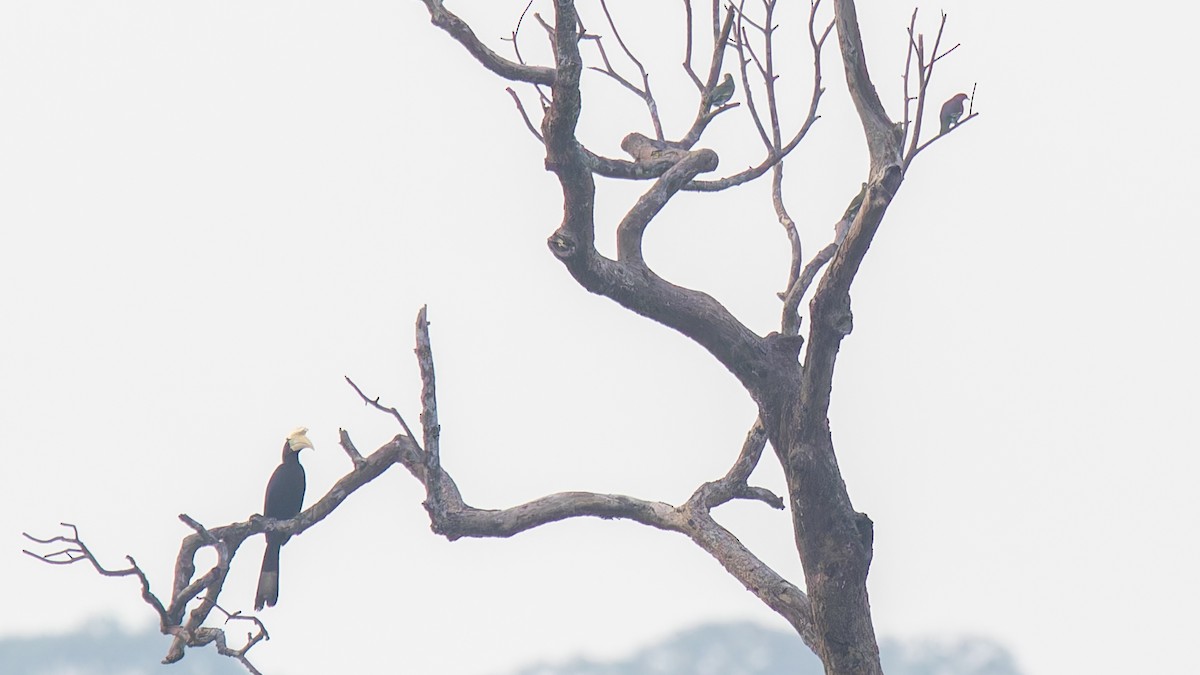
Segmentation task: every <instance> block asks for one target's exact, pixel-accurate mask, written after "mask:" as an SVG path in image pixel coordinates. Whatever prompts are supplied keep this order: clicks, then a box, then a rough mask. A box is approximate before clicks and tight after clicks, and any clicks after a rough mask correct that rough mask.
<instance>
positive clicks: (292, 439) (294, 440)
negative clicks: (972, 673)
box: [276, 427, 316, 451]
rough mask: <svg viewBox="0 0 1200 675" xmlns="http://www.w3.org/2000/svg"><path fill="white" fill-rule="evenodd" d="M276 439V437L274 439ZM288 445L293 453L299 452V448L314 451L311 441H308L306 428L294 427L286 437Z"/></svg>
mask: <svg viewBox="0 0 1200 675" xmlns="http://www.w3.org/2000/svg"><path fill="white" fill-rule="evenodd" d="M276 438H278V436H277V437H276ZM287 442H288V445H290V446H291V448H292V450H293V451H299V450H300V449H301V448H308V449H309V450H315V449H316V448H314V447H313V444H312V441H310V440H308V427H296V428H295V429H293V430H292V433H290V434H288V437H287Z"/></svg>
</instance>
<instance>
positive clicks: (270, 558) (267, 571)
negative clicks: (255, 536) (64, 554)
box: [254, 537, 282, 611]
mask: <svg viewBox="0 0 1200 675" xmlns="http://www.w3.org/2000/svg"><path fill="white" fill-rule="evenodd" d="M280 546H282V544H281V543H280V542H277V541H271V539H270V538H269V537H268V539H267V550H266V551H264V552H263V562H262V571H260V572H259V573H258V594H257V595H255V596H254V609H255V611H258V610H260V609H262V608H263V606H264V605H266V606H267V607H274V606H275V603H276V602H279V547H280Z"/></svg>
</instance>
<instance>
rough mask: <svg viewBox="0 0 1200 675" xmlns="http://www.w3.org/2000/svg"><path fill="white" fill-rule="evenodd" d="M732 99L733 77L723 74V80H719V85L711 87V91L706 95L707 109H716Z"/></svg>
mask: <svg viewBox="0 0 1200 675" xmlns="http://www.w3.org/2000/svg"><path fill="white" fill-rule="evenodd" d="M731 98H733V76H732V75H730V74H729V73H725V79H723V80H721V84H718V85H717V86H715V87H713V90H712V91H711V92H710V93H709V94H708V107H710V108H717V107H720V106H723V105H725V104H726V103H729V99H731Z"/></svg>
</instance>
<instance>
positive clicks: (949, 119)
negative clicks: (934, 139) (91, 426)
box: [941, 94, 969, 134]
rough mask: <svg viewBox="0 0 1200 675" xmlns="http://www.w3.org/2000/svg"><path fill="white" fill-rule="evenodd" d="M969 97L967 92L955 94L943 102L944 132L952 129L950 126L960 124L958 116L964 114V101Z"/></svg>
mask: <svg viewBox="0 0 1200 675" xmlns="http://www.w3.org/2000/svg"><path fill="white" fill-rule="evenodd" d="M967 98H969V97H968V96H967V95H966V94H955V95H954V97H953V98H951V99H950V100H949V101H946V102H945V103H943V104H942V114H941V119H942V133H943V134H944V133H946V132H947V131H950V127H952V126H954V125H955V124H958V118H960V117H962V114H963V101H965V100H967Z"/></svg>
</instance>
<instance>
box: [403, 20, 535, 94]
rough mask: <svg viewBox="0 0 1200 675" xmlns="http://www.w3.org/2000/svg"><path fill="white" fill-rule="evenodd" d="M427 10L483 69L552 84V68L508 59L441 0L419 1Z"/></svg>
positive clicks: (510, 78)
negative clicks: (481, 39)
mask: <svg viewBox="0 0 1200 675" xmlns="http://www.w3.org/2000/svg"><path fill="white" fill-rule="evenodd" d="M422 2H424V3H425V8H426V9H427V10H429V20H430V21H431V22H432V23H433V25H435V26H437V27H438V28H441V29H442V30H444V31H446V33H447V34H449V35H450V37H452V38H454V39H455V40H456V41H457V42H458V43H459V44H461V45H462V46H463V47H464V48H466V50H467V52H469V53H470V54H471V56H473V57H475V60H476V61H478V62H479V63H480V64H482V65H483V67H484V68H487V69H488V70H490V71H492V72H493V73H495V74H497V75H499V76H500V77H503V78H505V79H509V80H514V81H517V82H528V83H530V84H540V85H551V84H554V69H553V68H546V67H543V66H527V65H524V64H522V63H517V62H516V61H510V60H508V59H506V58H504V57H502V56H500V55H499V54H497V53H496V52H494V51H492V50H491V49H490V48H489V47H487V45H485V44H483V42H482V41H480V39H479V36H477V35H475V31H473V30H471V27H470V26H468V25H467V22H465V21H463V20H462V19H460V18H459V17H458V15H456V14H455V13H454V12H451V11H450V10H448V9H446V6H445V5H444V4H443V3H442V0H422Z"/></svg>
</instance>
